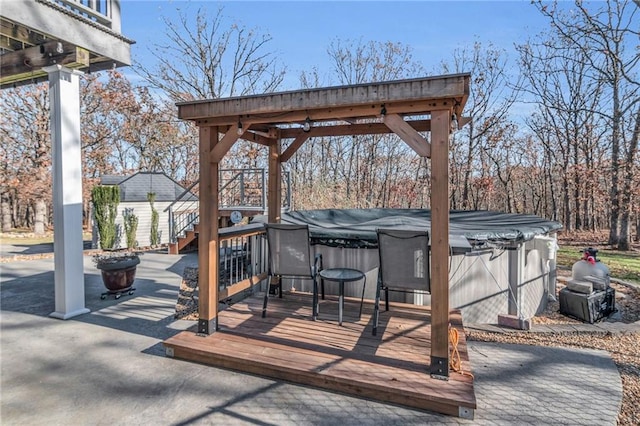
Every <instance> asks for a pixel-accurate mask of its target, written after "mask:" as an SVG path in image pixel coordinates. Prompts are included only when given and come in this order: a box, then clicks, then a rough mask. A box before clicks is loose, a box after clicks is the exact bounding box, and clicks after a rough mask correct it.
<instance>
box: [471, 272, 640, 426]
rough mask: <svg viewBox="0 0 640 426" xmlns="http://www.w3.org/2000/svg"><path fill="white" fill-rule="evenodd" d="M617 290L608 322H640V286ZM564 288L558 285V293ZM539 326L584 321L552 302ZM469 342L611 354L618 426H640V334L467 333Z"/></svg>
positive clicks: (539, 318) (537, 320) (538, 319)
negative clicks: (617, 386)
mask: <svg viewBox="0 0 640 426" xmlns="http://www.w3.org/2000/svg"><path fill="white" fill-rule="evenodd" d="M611 286H612V287H613V288H614V289H615V290H616V308H617V309H618V312H617V313H616V314H615V315H613V316H612V318H610V319H608V321H620V322H623V323H626V324H630V323H634V322H638V321H640V286H634V285H632V284H619V283H612V284H611ZM562 287H563V285H562V284H560V283H559V284H558V290H560V289H561V288H562ZM533 322H534V324H535V323H538V324H570V323H576V324H580V323H581V322H580V321H578V320H575V319H572V318H569V317H566V316H564V315H562V314H560V312H559V304H558V302H552V303H549V305H548V306H547V309H546V310H545V311H544V312H543V313H542V314H540V315H539V316H537V317H535V318H533ZM467 340H477V341H483V342H504V343H517V344H524V345H539V346H572V347H577V348H589V349H601V350H605V351H607V352H609V353H610V354H611V358H612V359H613V361H614V362H615V364H616V366H617V367H618V371H619V372H620V377H621V378H622V388H623V397H622V407H621V408H620V414H619V416H618V424H619V425H630V426H631V425H633V426H637V425H640V333H616V334H612V333H607V334H602V333H564V334H557V333H544V334H543V333H540V334H535V333H525V332H513V333H488V332H477V331H469V330H468V331H467Z"/></svg>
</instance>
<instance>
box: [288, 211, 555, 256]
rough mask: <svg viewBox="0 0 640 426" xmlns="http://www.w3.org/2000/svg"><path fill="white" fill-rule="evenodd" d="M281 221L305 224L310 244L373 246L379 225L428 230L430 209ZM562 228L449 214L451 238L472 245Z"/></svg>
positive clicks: (302, 215)
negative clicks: (308, 232)
mask: <svg viewBox="0 0 640 426" xmlns="http://www.w3.org/2000/svg"><path fill="white" fill-rule="evenodd" d="M282 222H283V223H298V224H308V225H309V231H310V234H311V242H312V244H322V245H327V246H334V247H351V248H375V247H377V237H376V229H378V228H402V227H407V228H427V229H429V230H430V229H431V210H425V209H326V210H299V211H292V212H289V213H285V214H283V215H282ZM561 228H562V225H561V224H560V223H558V222H555V221H551V220H546V219H543V218H541V217H538V216H534V215H525V214H512V213H500V212H493V211H482V210H475V211H467V210H465V211H462V210H454V211H451V212H450V216H449V232H450V234H451V236H452V237H464V238H466V239H467V240H468V241H469V242H470V243H471V244H472V245H473V246H482V245H485V244H492V245H504V246H510V245H514V244H517V243H520V242H523V241H528V240H531V239H533V237H535V236H536V235H544V234H548V233H549V232H553V231H556V230H559V229H561Z"/></svg>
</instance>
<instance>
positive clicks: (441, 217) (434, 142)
mask: <svg viewBox="0 0 640 426" xmlns="http://www.w3.org/2000/svg"><path fill="white" fill-rule="evenodd" d="M450 118H451V112H450V111H448V110H437V111H433V112H431V364H430V366H431V367H430V373H431V376H432V377H435V378H441V379H445V380H446V379H448V378H449V268H448V266H449V130H450V129H449V126H450V124H449V123H450V122H449V120H450Z"/></svg>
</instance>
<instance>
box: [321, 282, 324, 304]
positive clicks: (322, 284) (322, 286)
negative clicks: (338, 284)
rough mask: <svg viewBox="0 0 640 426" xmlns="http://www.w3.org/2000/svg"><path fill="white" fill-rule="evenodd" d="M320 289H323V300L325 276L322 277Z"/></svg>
mask: <svg viewBox="0 0 640 426" xmlns="http://www.w3.org/2000/svg"><path fill="white" fill-rule="evenodd" d="M320 289H321V290H322V300H324V278H320Z"/></svg>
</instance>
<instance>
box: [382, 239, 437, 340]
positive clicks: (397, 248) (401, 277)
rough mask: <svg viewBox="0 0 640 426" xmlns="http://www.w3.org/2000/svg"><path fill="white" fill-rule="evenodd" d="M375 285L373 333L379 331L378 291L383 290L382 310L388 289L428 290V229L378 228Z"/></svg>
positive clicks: (386, 306)
mask: <svg viewBox="0 0 640 426" xmlns="http://www.w3.org/2000/svg"><path fill="white" fill-rule="evenodd" d="M377 234H378V253H379V257H380V268H379V269H378V285H377V287H376V301H375V306H374V311H373V335H374V336H375V335H376V333H377V331H378V319H379V316H380V312H379V311H380V292H381V290H384V296H385V310H387V311H388V310H389V291H401V292H412V293H415V292H416V291H419V292H427V293H428V292H430V291H431V285H430V277H429V276H430V273H429V232H428V231H424V230H399V229H378V230H377Z"/></svg>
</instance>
